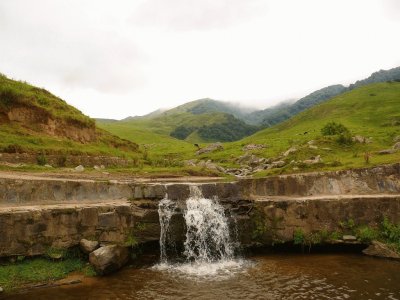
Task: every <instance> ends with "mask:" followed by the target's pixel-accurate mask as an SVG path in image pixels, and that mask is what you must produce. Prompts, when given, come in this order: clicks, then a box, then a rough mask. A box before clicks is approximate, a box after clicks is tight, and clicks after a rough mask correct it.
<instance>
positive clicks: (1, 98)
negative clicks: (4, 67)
mask: <svg viewBox="0 0 400 300" xmlns="http://www.w3.org/2000/svg"><path fill="white" fill-rule="evenodd" d="M15 106H22V107H29V108H31V109H34V111H35V112H36V113H37V114H38V115H40V114H43V115H44V116H54V117H56V118H60V119H63V120H65V121H66V122H71V123H73V124H75V125H77V126H81V127H94V126H95V122H94V120H92V119H90V118H89V117H87V116H85V115H84V114H82V113H81V112H80V111H79V110H77V109H76V108H75V107H73V106H71V105H68V104H67V103H66V102H65V101H64V100H62V99H60V98H58V97H56V96H54V95H52V94H51V93H50V92H48V91H46V90H45V89H42V88H38V87H35V86H32V85H30V84H28V83H26V82H20V81H15V80H12V79H9V78H7V77H6V76H4V75H2V74H0V114H1V113H4V112H7V111H8V110H10V109H11V108H12V107H15ZM37 117H39V116H37Z"/></svg>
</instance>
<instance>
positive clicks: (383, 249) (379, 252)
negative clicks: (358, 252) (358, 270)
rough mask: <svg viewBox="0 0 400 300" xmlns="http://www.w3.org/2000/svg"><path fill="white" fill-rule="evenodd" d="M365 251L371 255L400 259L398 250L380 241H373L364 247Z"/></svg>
mask: <svg viewBox="0 0 400 300" xmlns="http://www.w3.org/2000/svg"><path fill="white" fill-rule="evenodd" d="M363 253H364V254H365V255H370V256H377V257H385V258H395V259H400V255H399V254H398V253H397V252H395V251H393V250H392V249H390V248H389V247H388V246H387V245H386V244H384V243H381V242H378V241H372V244H371V245H369V246H368V248H366V249H364V250H363Z"/></svg>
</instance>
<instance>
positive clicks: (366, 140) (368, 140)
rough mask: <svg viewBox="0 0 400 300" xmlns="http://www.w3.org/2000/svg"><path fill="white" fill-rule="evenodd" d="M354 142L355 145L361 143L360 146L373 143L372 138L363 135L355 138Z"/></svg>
mask: <svg viewBox="0 0 400 300" xmlns="http://www.w3.org/2000/svg"><path fill="white" fill-rule="evenodd" d="M351 139H352V141H353V142H355V143H360V144H370V143H372V141H371V138H366V137H365V136H362V135H356V136H353V137H352V138H351Z"/></svg>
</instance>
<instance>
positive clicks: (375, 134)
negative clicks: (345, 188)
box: [204, 82, 400, 175]
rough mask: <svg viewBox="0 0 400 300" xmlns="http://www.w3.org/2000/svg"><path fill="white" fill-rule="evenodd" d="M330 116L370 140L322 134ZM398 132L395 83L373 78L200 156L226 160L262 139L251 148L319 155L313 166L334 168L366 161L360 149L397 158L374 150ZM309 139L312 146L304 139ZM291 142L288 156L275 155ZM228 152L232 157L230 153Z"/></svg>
mask: <svg viewBox="0 0 400 300" xmlns="http://www.w3.org/2000/svg"><path fill="white" fill-rule="evenodd" d="M330 121H334V122H338V123H341V124H343V125H344V126H346V127H347V128H348V129H349V130H350V132H351V136H355V135H361V136H364V137H367V138H370V139H371V143H367V144H361V143H350V144H343V143H340V142H338V136H322V134H321V129H322V128H323V127H324V126H325V125H326V124H327V123H328V122H330ZM399 135H400V83H398V82H391V83H377V84H372V85H368V86H364V87H360V88H357V89H354V90H352V91H349V92H346V93H344V94H341V95H340V96H337V97H335V98H333V99H331V100H329V101H327V102H324V103H322V104H319V105H317V106H315V107H313V108H311V109H308V110H306V111H304V112H302V113H300V114H298V115H297V116H295V117H293V118H291V119H290V120H288V121H286V122H284V123H281V124H279V125H276V126H274V127H271V128H267V129H264V130H262V131H259V132H257V133H256V134H254V135H252V136H249V137H247V138H244V139H243V140H241V141H238V142H234V143H229V144H225V150H224V151H220V152H217V153H214V154H209V155H208V156H204V158H205V159H212V160H214V161H218V162H220V163H223V164H227V165H234V160H235V158H237V157H238V156H240V155H243V153H244V152H243V151H242V150H241V148H242V147H243V146H244V145H246V144H251V143H255V144H264V145H266V146H267V148H265V149H261V150H255V151H253V153H254V154H256V155H258V156H260V157H265V158H274V159H283V160H285V161H287V162H290V161H292V160H294V161H301V160H305V159H309V158H311V157H313V156H316V155H320V156H321V158H322V159H323V164H317V165H315V166H313V167H312V168H315V169H339V168H351V167H362V166H366V163H365V160H364V154H365V153H366V152H367V153H370V154H371V157H370V164H372V165H374V164H380V163H391V162H398V161H400V151H399V152H397V153H394V154H387V155H379V154H377V152H378V151H380V150H383V149H388V148H391V147H392V146H393V144H394V138H395V137H396V136H399ZM311 140H314V141H315V142H314V144H313V146H314V147H309V144H308V142H309V141H311ZM290 147H295V148H296V149H297V151H295V152H294V153H293V154H290V155H288V156H287V157H279V156H280V155H281V154H282V153H283V152H285V151H286V150H287V149H289V148H290ZM230 157H232V159H229V158H230ZM296 168H299V169H300V171H301V170H302V168H304V169H308V167H307V168H306V167H305V166H300V167H294V166H293V165H288V166H286V167H285V168H283V169H273V170H271V171H268V172H267V171H265V172H261V173H260V175H265V174H266V173H271V172H293V171H298V169H296Z"/></svg>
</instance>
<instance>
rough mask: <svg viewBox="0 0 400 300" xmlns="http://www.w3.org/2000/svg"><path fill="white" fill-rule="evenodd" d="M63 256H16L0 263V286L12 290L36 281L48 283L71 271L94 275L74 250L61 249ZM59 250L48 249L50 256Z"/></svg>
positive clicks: (58, 252)
mask: <svg viewBox="0 0 400 300" xmlns="http://www.w3.org/2000/svg"><path fill="white" fill-rule="evenodd" d="M61 252H62V255H63V258H57V259H54V258H51V259H49V258H45V257H36V258H31V259H27V258H25V257H23V256H18V257H17V258H16V259H15V260H13V261H12V262H11V263H10V262H8V263H0V286H1V287H3V288H4V289H5V291H12V290H14V289H18V288H21V287H24V286H31V285H34V284H37V283H41V284H42V283H50V282H52V281H55V280H58V279H62V278H64V277H66V276H67V275H68V274H70V273H72V272H81V273H83V274H84V275H85V276H94V275H95V272H94V270H93V269H92V267H91V266H90V265H87V263H86V262H85V260H84V259H83V258H82V257H80V255H77V252H76V251H72V252H70V251H66V250H63V251H61ZM61 252H60V250H54V249H51V250H49V254H51V255H52V256H53V255H55V254H57V257H58V256H59V254H60V253H61Z"/></svg>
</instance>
